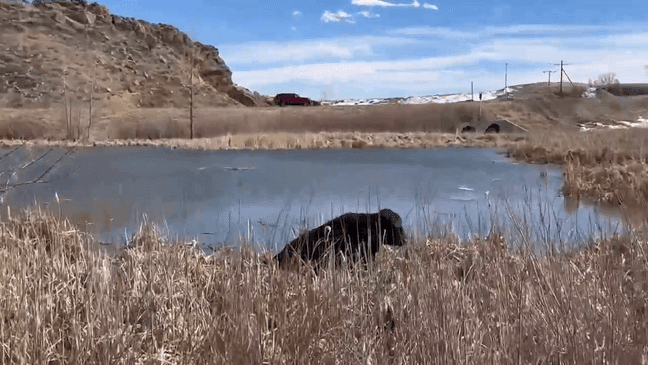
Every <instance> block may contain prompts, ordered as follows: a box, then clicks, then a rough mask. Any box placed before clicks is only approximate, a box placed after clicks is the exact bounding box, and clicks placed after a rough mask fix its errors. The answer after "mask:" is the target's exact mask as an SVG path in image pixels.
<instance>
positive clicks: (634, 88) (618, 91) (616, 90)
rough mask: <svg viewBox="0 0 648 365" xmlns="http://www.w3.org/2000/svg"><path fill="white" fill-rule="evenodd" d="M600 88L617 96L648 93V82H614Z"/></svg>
mask: <svg viewBox="0 0 648 365" xmlns="http://www.w3.org/2000/svg"><path fill="white" fill-rule="evenodd" d="M599 89H603V90H605V91H607V92H609V93H610V94H612V95H616V96H631V95H648V84H612V85H606V86H601V87H599Z"/></svg>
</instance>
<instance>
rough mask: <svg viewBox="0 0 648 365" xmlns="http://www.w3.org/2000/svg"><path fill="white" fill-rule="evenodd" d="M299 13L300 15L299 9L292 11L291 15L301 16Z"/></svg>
mask: <svg viewBox="0 0 648 365" xmlns="http://www.w3.org/2000/svg"><path fill="white" fill-rule="evenodd" d="M301 15H302V13H301V11H299V10H295V11H293V13H292V16H293V17H295V18H299V17H301Z"/></svg>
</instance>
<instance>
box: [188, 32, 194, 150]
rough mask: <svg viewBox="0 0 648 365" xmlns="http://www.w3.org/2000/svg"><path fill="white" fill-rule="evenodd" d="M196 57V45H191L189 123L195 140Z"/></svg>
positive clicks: (191, 136) (191, 135) (191, 134)
mask: <svg viewBox="0 0 648 365" xmlns="http://www.w3.org/2000/svg"><path fill="white" fill-rule="evenodd" d="M195 56H196V48H195V47H194V45H193V44H192V45H191V88H190V93H191V95H189V123H190V127H189V128H190V129H191V130H190V138H191V139H193V138H194V120H193V98H194V83H193V74H194V58H195Z"/></svg>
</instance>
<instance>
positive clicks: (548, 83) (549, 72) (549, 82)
mask: <svg viewBox="0 0 648 365" xmlns="http://www.w3.org/2000/svg"><path fill="white" fill-rule="evenodd" d="M542 72H543V73H546V74H549V81H547V86H549V87H551V73H552V72H558V71H542Z"/></svg>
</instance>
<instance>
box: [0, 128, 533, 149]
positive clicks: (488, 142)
mask: <svg viewBox="0 0 648 365" xmlns="http://www.w3.org/2000/svg"><path fill="white" fill-rule="evenodd" d="M523 138H524V136H523V135H518V134H486V135H484V134H477V133H467V134H460V135H457V134H456V133H424V132H414V133H392V132H383V133H366V132H320V133H257V134H233V135H232V134H228V135H225V136H221V137H216V138H197V139H193V140H191V139H175V138H174V139H153V140H151V139H126V140H106V141H96V142H83V141H79V142H71V141H48V140H42V139H40V140H31V141H22V140H0V146H4V147H14V146H17V145H21V144H23V143H24V144H26V145H27V146H48V147H72V146H79V147H95V146H100V147H109V146H149V147H169V148H181V149H200V150H240V149H269V150H274V149H319V148H428V147H446V146H465V147H505V146H508V144H509V142H510V141H519V140H522V139H523Z"/></svg>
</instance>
